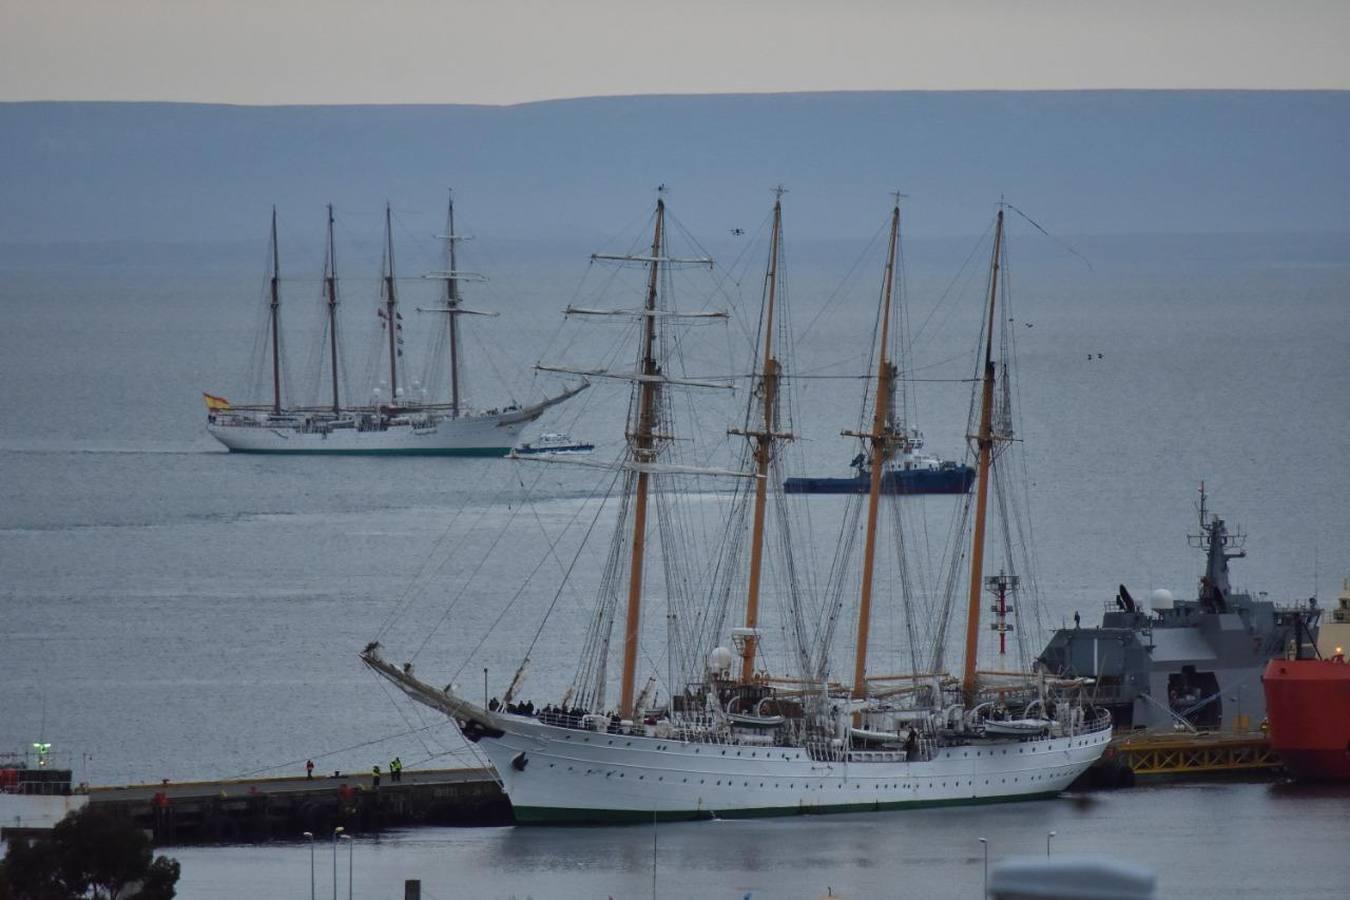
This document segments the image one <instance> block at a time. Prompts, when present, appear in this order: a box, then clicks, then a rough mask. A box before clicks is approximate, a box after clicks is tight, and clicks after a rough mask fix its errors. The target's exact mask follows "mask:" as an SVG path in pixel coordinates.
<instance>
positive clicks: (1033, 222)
mask: <svg viewBox="0 0 1350 900" xmlns="http://www.w3.org/2000/svg"><path fill="white" fill-rule="evenodd" d="M1003 205H1004V206H1006V207H1008V209H1011V210H1012V211H1013V212H1015V213H1017V214H1018V215H1019V216H1021V217H1022V218H1024V219H1026V220H1027V221H1028V222H1030V223H1031V225H1032V227H1033V228H1035V229H1036V230H1037V231H1039V232H1040V233H1041V234H1043V235H1045V236H1046V237H1048V238H1049V239H1050V240H1052V241H1054V242H1055V243H1056V244H1059V245H1060V246H1061V247H1063V248H1064V249H1065V250H1068V251H1069V252H1070V253H1072V254H1073V255H1074V256H1076V257H1078V258H1079V259H1081V260H1082V261H1083V265H1085V266H1087V267H1088V271H1089V272H1093V273H1094V274H1095V272H1096V270H1095V269H1093V268H1092V262H1091V261H1090V260H1089V259H1088V258H1087V257H1086V256H1084V255H1083V254H1081V253H1079V252H1078V251H1077V250H1075V249H1074V248H1073V247H1072V246H1071V245H1070V244H1069V242H1068V241H1066V240H1064V239H1062V238H1057V237H1055V236H1054V235H1053V234H1051V233H1050V232H1048V231H1046V230H1045V229H1044V228H1042V227H1041V224H1040V223H1039V222H1037V221H1036V220H1035V219H1033V218H1032V217H1031V216H1029V215H1027V214H1026V213H1024V212H1022V211H1021V210H1020V209H1018V208H1017V207H1015V206H1013V205H1012V204H1011V203H1009V202H1008V201H1006V200H1004V201H1003Z"/></svg>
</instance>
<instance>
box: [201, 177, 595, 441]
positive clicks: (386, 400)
mask: <svg viewBox="0 0 1350 900" xmlns="http://www.w3.org/2000/svg"><path fill="white" fill-rule="evenodd" d="M384 224H385V233H384V251H383V252H384V262H383V266H382V269H383V271H382V272H381V275H380V291H381V297H380V300H381V302H380V304H379V306H378V308H377V309H376V313H377V316H378V318H379V322H380V329H381V331H382V333H383V338H384V339H383V340H382V341H381V344H382V347H381V356H382V357H383V359H382V360H377V361H376V362H377V363H383V366H382V367H383V368H384V371H385V373H386V375H385V376H384V378H383V381H382V383H381V384H380V385H379V386H377V387H376V388H374V390H373V392H372V393H373V396H372V402H370V403H364V404H362V403H354V402H353V401H352V399H351V397H350V396H349V394H344V390H343V378H342V375H341V373H342V370H343V365H344V359H343V354H342V351H341V343H340V341H339V326H340V319H339V315H338V309H339V305H340V303H339V292H338V274H337V250H336V245H335V242H334V238H333V207H332V206H331V205H330V206H329V207H328V231H327V242H326V254H325V259H324V272H323V279H322V283H323V295H324V329H325V335H324V347H323V350H322V354H321V355H323V356H326V359H324V360H321V362H327V364H328V365H327V372H326V373H325V375H324V377H325V378H326V380H327V382H328V396H327V398H325V399H326V402H322V403H319V404H316V405H308V406H299V405H294V404H291V403H289V402H286V397H285V396H284V394H285V392H284V390H283V385H284V383H285V380H284V378H283V352H282V328H281V308H282V292H281V254H280V250H279V247H278V243H277V219H276V210H273V211H272V232H271V244H270V248H269V249H270V253H269V256H270V258H271V271H270V272H269V276H268V306H267V332H266V336H265V345H266V354H265V355H266V358H267V366H268V368H269V369H270V376H271V377H270V382H271V389H272V398H271V402H270V403H243V404H239V403H232V402H231V401H230V400H229V399H227V398H225V397H222V396H219V395H216V394H203V397H204V399H205V402H206V408H207V431H208V432H210V434H211V436H212V437H214V438H215V439H216V440H218V441H220V442H221V443H222V444H224V445H225V446H226V447H228V448H229V449H230V450H231V451H232V452H237V453H282V454H348V455H365V454H369V455H399V456H427V455H437V456H502V455H504V454H506V453H507V452H509V451H510V450H511V448H512V447H514V446H515V445H516V443H517V442H518V441H519V439H520V435H521V431H522V430H523V429H524V428H525V426H526V425H528V424H529V423H531V422H533V421H535V420H536V419H538V418H539V417H540V416H541V415H543V414H544V412H545V411H547V410H548V409H549V408H550V407H553V406H556V405H557V404H559V403H562V402H563V401H565V400H567V399H569V398H570V397H572V396H574V395H576V394H577V393H579V392H580V391H582V390H584V389H585V388H586V387H587V383H586V382H585V381H584V380H582V381H581V382H580V383H579V384H578V385H576V386H573V387H569V388H567V389H565V390H563V391H561V392H560V393H558V394H557V395H555V396H552V397H548V398H545V399H544V400H541V401H538V402H536V403H533V404H528V405H522V404H518V403H514V402H512V403H504V404H502V405H501V406H498V407H495V408H491V409H483V408H480V407H476V406H474V405H472V404H470V403H469V402H467V401H466V399H465V396H464V381H465V379H464V365H463V347H462V330H463V326H462V324H461V321H460V320H461V318H462V317H465V316H496V315H497V313H495V312H491V311H483V310H478V309H473V308H471V307H468V306H465V305H464V304H463V301H462V297H461V294H460V290H461V284H462V283H464V282H468V281H482V280H484V278H483V276H482V275H479V274H477V273H472V272H463V271H460V270H459V269H458V268H457V262H458V253H457V249H456V248H457V245H458V243H459V242H461V241H463V240H465V239H467V236H465V235H460V234H456V232H455V204H454V197H453V195H452V196H451V199H450V202H449V207H448V211H447V214H446V231H445V234H444V235H441V237H442V239H443V240H444V241H445V245H446V268H445V270H444V271H442V272H436V273H432V274H429V275H424V276H423V277H424V278H430V279H434V280H437V281H440V282H442V283H443V284H444V291H443V293H442V294H441V296H440V298H439V302H438V303H437V304H436V305H434V306H432V307H429V308H422V307H419V308H418V310H417V311H418V312H419V313H425V314H429V315H432V316H435V317H437V318H440V319H442V322H441V323H438V325H439V326H441V327H438V331H439V334H438V335H437V337H438V338H439V340H438V342H437V347H438V348H443V349H444V350H445V351H446V353H445V355H446V356H448V374H449V384H448V396H447V397H446V398H445V399H444V400H443V401H439V402H432V401H430V399H429V398H428V397H426V396H422V397H414V396H413V394H414V393H415V391H411V390H409V388H410V387H411V388H414V389H417V390H420V385H409V384H408V378H407V376H406V372H405V370H404V366H403V362H402V360H403V344H404V337H403V322H404V317H403V313H402V311H401V308H400V303H399V290H398V276H397V275H396V274H395V267H394V239H393V226H392V220H391V216H390V211H389V208H388V206H386V207H385V223H384ZM422 393H425V392H424V391H423V392H422Z"/></svg>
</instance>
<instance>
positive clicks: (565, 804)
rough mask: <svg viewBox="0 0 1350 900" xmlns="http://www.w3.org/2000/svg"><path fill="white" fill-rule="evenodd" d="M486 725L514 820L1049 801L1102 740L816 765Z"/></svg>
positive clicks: (791, 751)
mask: <svg viewBox="0 0 1350 900" xmlns="http://www.w3.org/2000/svg"><path fill="white" fill-rule="evenodd" d="M491 720H492V722H493V724H494V725H495V726H496V727H497V728H500V729H501V730H502V731H503V734H502V735H501V736H500V737H491V736H483V737H482V738H480V740H479V742H478V746H479V747H480V748H481V749H482V750H483V752H484V753H485V754H486V755H487V757H488V758H489V759H490V760H491V762H492V765H493V767H494V768H495V769H496V770H497V772H498V774H499V775H500V777H501V781H502V788H503V790H504V791H505V792H506V794H507V796H508V797H509V798H510V800H511V806H512V808H513V809H514V811H515V817H516V821H517V822H520V823H522V824H527V823H535V824H545V823H556V824H583V823H600V822H622V821H651V820H652V818H653V816H655V817H656V818H659V819H663V820H671V819H698V818H711V817H714V816H715V817H722V818H735V817H748V816H775V815H794V814H818V813H833V812H858V811H864V810H884V809H901V808H905V807H916V806H941V805H954V804H972V803H995V802H1007V801H1013V800H1026V799H1034V798H1040V797H1049V796H1054V795H1055V794H1057V793H1059V792H1060V791H1062V790H1064V789H1065V788H1067V787H1068V786H1069V785H1070V784H1072V783H1073V781H1074V779H1076V778H1077V777H1078V776H1079V775H1081V774H1082V773H1083V772H1084V771H1086V770H1087V769H1088V767H1090V766H1091V765H1092V764H1093V763H1094V762H1096V761H1097V759H1098V758H1099V757H1100V756H1101V755H1102V753H1103V752H1104V751H1105V750H1106V746H1107V744H1108V743H1109V742H1110V740H1111V729H1110V728H1109V727H1108V728H1104V729H1102V730H1099V731H1093V732H1088V733H1085V734H1078V735H1075V736H1071V737H1047V738H1043V739H1037V740H1015V739H1011V740H1010V739H1001V740H989V741H977V742H974V743H971V744H969V745H964V746H953V747H945V748H941V749H939V750H938V751H937V752H936V755H935V757H934V758H933V759H930V760H923V761H915V762H908V761H905V760H904V753H903V752H898V751H893V752H889V753H887V752H882V751H878V752H875V753H871V754H859V753H854V754H851V757H852V759H850V760H849V761H842V762H821V761H817V760H813V759H811V757H810V756H809V755H808V754H807V752H806V751H805V750H804V749H801V748H796V747H765V746H746V745H737V744H714V743H687V742H682V741H678V740H667V739H661V738H655V737H636V736H630V735H619V734H605V733H599V732H586V731H579V730H575V729H564V728H559V727H556V726H551V725H545V724H543V723H541V722H539V721H538V720H536V719H533V718H525V717H521V716H511V715H502V714H496V715H493V716H491ZM862 759H866V760H867V761H859V760H862ZM522 765H523V768H522Z"/></svg>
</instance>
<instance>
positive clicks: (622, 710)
mask: <svg viewBox="0 0 1350 900" xmlns="http://www.w3.org/2000/svg"><path fill="white" fill-rule="evenodd" d="M665 218H666V203H665V200H664V199H663V198H658V199H657V201H656V225H655V228H654V229H653V234H652V254H651V261H650V262H649V263H648V266H649V268H648V275H647V300H646V303H645V304H644V306H643V309H644V312H645V315H643V317H642V363H641V370H640V371H641V379H640V380H639V382H638V409H637V422H636V423H635V425H636V427H635V428H634V429H633V430H632V432H630V434H629V436H628V437H629V441H630V446H631V447H632V457H633V461H634V462H636V463H638V464H639V465H643V464H646V463H650V462H652V460H653V458H654V456H655V439H654V437H653V430H654V426H655V419H656V409H657V401H658V392H657V389H658V387H659V385H658V379H657V376H658V374H659V371H660V370H659V367H658V366H657V363H656V318H657V317H656V295H657V287H658V285H659V284H660V266H661V246H662V243H663V240H664V233H663V232H664V228H665ZM648 479H649V475H648V472H647V471H646V470H645V469H639V470H638V474H637V497H636V504H635V505H634V508H633V551H632V556H631V559H630V563H629V570H628V579H629V580H628V612H627V615H626V617H625V620H624V632H623V682H622V686H621V688H622V689H621V694H620V700H619V715H620V716H621V717H623V718H625V719H631V718H632V717H633V681H634V676H635V675H636V672H637V657H638V633H639V631H640V629H641V624H642V562H643V554H644V551H645V548H644V543H645V538H646V531H647V482H648Z"/></svg>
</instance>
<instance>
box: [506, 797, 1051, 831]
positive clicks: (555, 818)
mask: <svg viewBox="0 0 1350 900" xmlns="http://www.w3.org/2000/svg"><path fill="white" fill-rule="evenodd" d="M1059 794H1060V792H1059V791H1045V792H1042V793H1038V794H1020V795H1018V796H1015V797H961V798H956V799H952V800H897V801H893V802H887V803H882V802H880V801H878V802H874V803H837V804H830V805H828V806H762V807H757V808H755V809H726V810H722V809H717V810H709V809H696V810H695V809H691V810H665V811H661V812H656V811H652V812H643V811H641V810H630V809H577V808H557V807H548V806H512V811H513V812H514V813H515V817H516V824H517V825H643V824H646V825H650V824H651V823H652V821H653V820H655V821H658V822H689V821H694V820H698V819H757V818H764V817H767V816H817V815H828V814H831V813H856V812H882V811H886V810H896V809H923V808H927V807H935V806H977V805H984V804H989V803H1013V802H1020V801H1025V800H1049V799H1051V798H1054V797H1058V796H1059Z"/></svg>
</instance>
